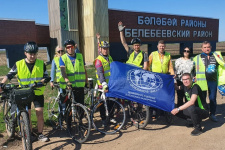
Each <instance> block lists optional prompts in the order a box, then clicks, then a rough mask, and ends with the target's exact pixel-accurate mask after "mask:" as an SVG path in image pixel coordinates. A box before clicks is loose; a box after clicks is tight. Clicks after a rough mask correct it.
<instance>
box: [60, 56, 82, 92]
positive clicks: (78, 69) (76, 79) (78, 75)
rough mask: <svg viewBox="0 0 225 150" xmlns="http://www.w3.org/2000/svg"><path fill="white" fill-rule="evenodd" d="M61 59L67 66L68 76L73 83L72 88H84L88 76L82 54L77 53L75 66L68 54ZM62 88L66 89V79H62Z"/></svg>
mask: <svg viewBox="0 0 225 150" xmlns="http://www.w3.org/2000/svg"><path fill="white" fill-rule="evenodd" d="M61 58H62V60H63V62H64V64H65V69H66V74H67V77H68V79H69V81H70V82H71V83H72V87H84V86H85V80H86V74H85V69H84V61H83V56H82V54H81V53H76V59H75V65H74V66H73V64H72V62H71V60H70V58H69V57H68V56H67V54H64V55H62V56H61ZM60 88H62V89H65V88H66V82H65V80H64V78H60Z"/></svg>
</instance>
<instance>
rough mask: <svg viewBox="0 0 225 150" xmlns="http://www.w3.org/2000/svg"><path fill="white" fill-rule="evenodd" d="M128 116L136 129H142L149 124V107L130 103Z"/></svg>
mask: <svg viewBox="0 0 225 150" xmlns="http://www.w3.org/2000/svg"><path fill="white" fill-rule="evenodd" d="M128 113H129V114H128V115H129V117H130V119H131V122H132V123H133V125H134V126H135V127H136V128H138V129H144V128H145V127H146V126H147V125H148V122H149V106H146V105H143V104H140V103H137V102H130V103H129V104H128Z"/></svg>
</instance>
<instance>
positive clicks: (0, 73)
mask: <svg viewBox="0 0 225 150" xmlns="http://www.w3.org/2000/svg"><path fill="white" fill-rule="evenodd" d="M0 70H1V71H0V76H5V75H7V74H8V72H9V70H10V68H8V67H7V66H0Z"/></svg>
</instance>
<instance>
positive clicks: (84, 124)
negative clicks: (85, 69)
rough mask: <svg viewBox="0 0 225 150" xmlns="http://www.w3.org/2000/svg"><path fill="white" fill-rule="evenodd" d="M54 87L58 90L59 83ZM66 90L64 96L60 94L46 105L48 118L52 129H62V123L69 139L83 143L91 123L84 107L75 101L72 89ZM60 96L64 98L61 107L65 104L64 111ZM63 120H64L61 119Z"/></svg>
mask: <svg viewBox="0 0 225 150" xmlns="http://www.w3.org/2000/svg"><path fill="white" fill-rule="evenodd" d="M54 86H55V87H56V88H57V89H59V83H56V82H55V83H54ZM69 86H70V87H69V88H68V89H66V94H65V95H64V94H60V92H59V90H58V95H57V97H56V98H53V99H51V100H50V102H49V103H48V117H49V120H50V122H51V124H52V126H53V128H54V129H58V128H60V129H62V127H63V121H65V122H66V126H67V131H68V133H69V135H70V137H71V138H72V139H73V140H74V141H76V142H78V143H84V142H85V141H86V140H87V138H88V136H89V134H90V130H91V121H90V117H89V113H88V111H87V109H86V107H85V106H84V105H82V104H80V103H77V102H76V101H75V99H74V98H75V97H74V93H73V92H72V91H73V89H72V88H71V85H69ZM60 95H62V96H63V97H65V100H64V102H63V103H62V104H63V105H64V104H66V105H67V106H66V108H65V110H62V105H61V102H60ZM63 118H64V119H63Z"/></svg>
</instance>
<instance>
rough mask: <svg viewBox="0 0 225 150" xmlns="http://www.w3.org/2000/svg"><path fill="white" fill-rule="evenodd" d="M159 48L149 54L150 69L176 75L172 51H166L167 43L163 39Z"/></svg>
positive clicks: (159, 43)
mask: <svg viewBox="0 0 225 150" xmlns="http://www.w3.org/2000/svg"><path fill="white" fill-rule="evenodd" d="M157 48H158V50H157V51H154V52H152V53H151V54H150V56H149V64H148V69H149V71H152V72H157V73H164V74H170V75H174V70H173V64H172V61H171V56H170V53H167V52H165V48H166V45H165V43H164V41H163V40H160V41H159V42H158V45H157Z"/></svg>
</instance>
